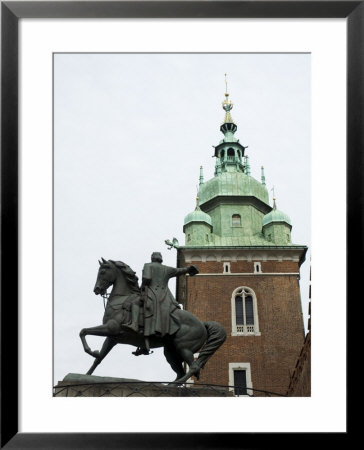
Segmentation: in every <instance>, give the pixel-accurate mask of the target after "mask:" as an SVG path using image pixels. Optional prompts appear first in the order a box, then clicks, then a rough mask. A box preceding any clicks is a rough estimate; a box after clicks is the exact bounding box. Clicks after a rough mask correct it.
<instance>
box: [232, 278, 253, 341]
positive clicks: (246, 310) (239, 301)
mask: <svg viewBox="0 0 364 450" xmlns="http://www.w3.org/2000/svg"><path fill="white" fill-rule="evenodd" d="M231 310H232V311H231V313H232V314H231V316H232V317H231V319H232V335H233V336H241V335H242V336H244V335H251V334H254V335H260V332H259V323H258V308H257V299H256V296H255V293H254V291H253V290H252V289H250V288H248V287H240V288H237V289H235V291H234V292H233V295H232V299H231Z"/></svg>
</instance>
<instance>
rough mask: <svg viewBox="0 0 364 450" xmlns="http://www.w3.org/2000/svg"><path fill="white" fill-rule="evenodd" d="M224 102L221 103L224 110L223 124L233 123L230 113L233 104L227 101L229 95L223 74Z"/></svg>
mask: <svg viewBox="0 0 364 450" xmlns="http://www.w3.org/2000/svg"><path fill="white" fill-rule="evenodd" d="M225 86H226V89H225V100H224V101H223V102H222V108H223V109H224V110H225V119H224V122H223V123H224V124H225V123H234V121H233V118H232V117H231V114H230V111H231V110H232V109H233V102H232V101H231V100H229V93H228V89H227V80H226V74H225Z"/></svg>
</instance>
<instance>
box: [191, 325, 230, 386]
mask: <svg viewBox="0 0 364 450" xmlns="http://www.w3.org/2000/svg"><path fill="white" fill-rule="evenodd" d="M204 325H205V328H206V331H207V339H206V342H205V345H204V346H203V347H202V349H201V350H200V353H199V355H198V358H197V359H196V361H194V362H193V363H192V364H191V367H190V371H191V372H192V375H194V376H195V377H196V378H197V379H199V376H200V370H201V369H203V367H204V366H205V364H206V362H207V361H208V360H209V359H210V358H211V356H212V355H213V354H214V353H215V352H216V350H217V349H218V348H219V347H220V346H221V345H222V344H223V343H224V342H225V339H226V331H225V330H224V328H223V327H222V326H221V325H220V324H219V323H218V322H204Z"/></svg>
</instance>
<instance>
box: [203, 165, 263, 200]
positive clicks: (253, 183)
mask: <svg viewBox="0 0 364 450" xmlns="http://www.w3.org/2000/svg"><path fill="white" fill-rule="evenodd" d="M229 195H231V196H238V195H241V196H254V197H256V198H258V199H259V200H261V201H262V202H264V203H266V204H267V205H269V196H268V191H267V189H266V187H265V186H264V185H263V184H261V183H260V182H259V181H257V180H255V179H254V178H253V177H251V176H249V175H246V174H245V173H242V172H223V173H220V174H219V175H216V176H215V177H214V178H212V179H211V180H209V181H206V182H205V183H203V184H201V185H200V189H199V192H198V196H199V199H200V205H202V204H204V203H206V202H207V201H209V200H211V199H212V198H214V197H217V196H229Z"/></svg>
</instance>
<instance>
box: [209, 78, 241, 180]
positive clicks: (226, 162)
mask: <svg viewBox="0 0 364 450" xmlns="http://www.w3.org/2000/svg"><path fill="white" fill-rule="evenodd" d="M232 107H233V102H232V101H231V100H229V93H228V86H227V79H226V74H225V100H224V101H223V102H222V108H223V110H224V111H225V119H224V122H223V123H222V125H221V126H220V131H221V133H223V135H224V138H223V139H222V140H221V141H220V143H219V145H217V146H216V147H215V155H214V156H215V157H216V158H217V161H216V166H215V176H217V175H220V174H221V173H223V172H243V171H244V166H243V160H242V158H243V157H244V151H245V148H246V147H244V146H243V145H241V144H240V142H239V139H236V137H235V136H234V134H235V131H236V130H237V128H238V127H237V126H236V124H235V123H234V121H233V119H232V117H231V114H230V111H231V109H232Z"/></svg>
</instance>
